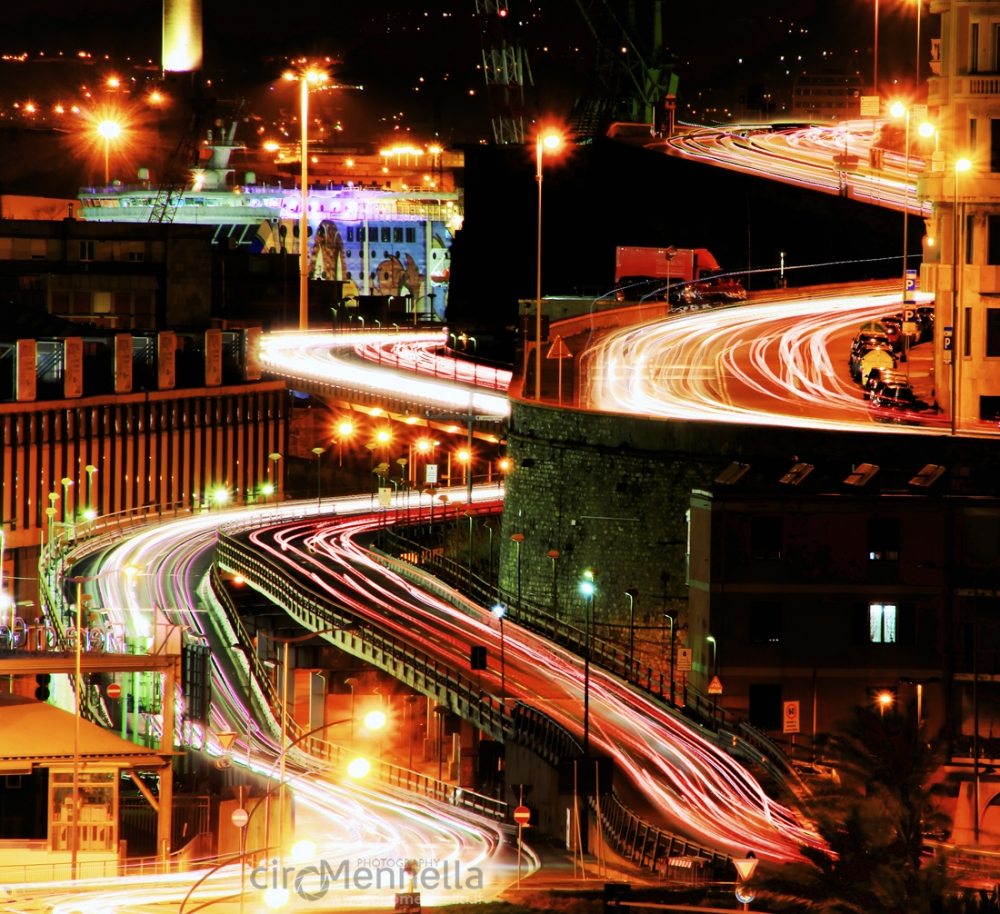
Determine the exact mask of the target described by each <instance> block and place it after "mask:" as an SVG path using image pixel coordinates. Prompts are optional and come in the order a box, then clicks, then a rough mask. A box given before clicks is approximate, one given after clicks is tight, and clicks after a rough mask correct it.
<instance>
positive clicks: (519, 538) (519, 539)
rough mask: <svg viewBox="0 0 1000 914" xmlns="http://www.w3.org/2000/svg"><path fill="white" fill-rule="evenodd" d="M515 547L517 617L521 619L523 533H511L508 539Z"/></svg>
mask: <svg viewBox="0 0 1000 914" xmlns="http://www.w3.org/2000/svg"><path fill="white" fill-rule="evenodd" d="M510 538H511V539H512V540H513V541H514V545H515V546H517V617H518V619H520V618H521V543H523V542H524V534H523V533H512V534H511V537H510Z"/></svg>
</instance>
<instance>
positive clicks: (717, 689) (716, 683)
mask: <svg viewBox="0 0 1000 914" xmlns="http://www.w3.org/2000/svg"><path fill="white" fill-rule="evenodd" d="M708 694H709V695H721V694H722V680H721V679H719V677H718V676H713V677H712V681H711V682H710V683H709V684H708Z"/></svg>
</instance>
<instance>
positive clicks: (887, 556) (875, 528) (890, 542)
mask: <svg viewBox="0 0 1000 914" xmlns="http://www.w3.org/2000/svg"><path fill="white" fill-rule="evenodd" d="M868 561H870V562H898V561H899V518H896V517H873V518H870V519H869V521H868Z"/></svg>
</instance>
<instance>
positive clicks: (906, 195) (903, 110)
mask: <svg viewBox="0 0 1000 914" xmlns="http://www.w3.org/2000/svg"><path fill="white" fill-rule="evenodd" d="M889 113H890V114H891V115H892V116H893V117H901V118H903V119H904V120H905V122H906V126H905V128H904V133H903V136H904V140H903V142H904V147H903V148H904V151H905V155H904V156H903V161H904V162H905V165H904V175H905V177H904V178H903V310H904V311H905V310H906V293H907V291H908V290H907V274H906V263H907V253H908V252H907V245H908V241H909V228H910V109H909V108H907V107H906V106H905V105H903V104H902V103H900V102H896V104H894V105H893V106H892V108H890V109H889Z"/></svg>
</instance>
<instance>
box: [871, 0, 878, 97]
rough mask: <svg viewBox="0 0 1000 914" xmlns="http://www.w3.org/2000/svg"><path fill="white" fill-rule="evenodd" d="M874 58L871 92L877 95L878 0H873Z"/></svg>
mask: <svg viewBox="0 0 1000 914" xmlns="http://www.w3.org/2000/svg"><path fill="white" fill-rule="evenodd" d="M873 47H874V49H875V60H874V62H873V64H872V93H873V94H874V95H878V0H875V43H874V45H873Z"/></svg>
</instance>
